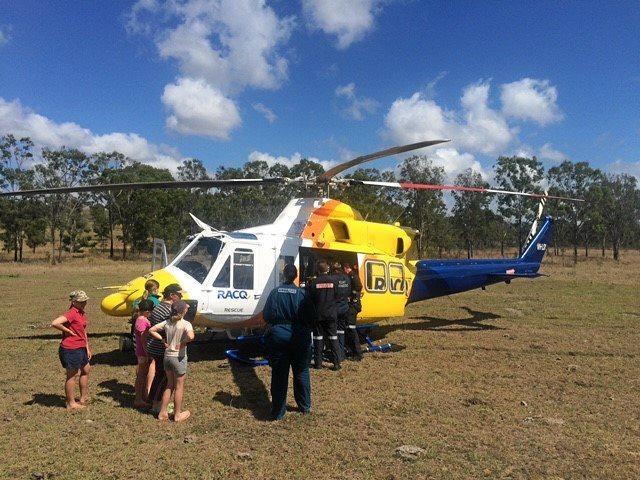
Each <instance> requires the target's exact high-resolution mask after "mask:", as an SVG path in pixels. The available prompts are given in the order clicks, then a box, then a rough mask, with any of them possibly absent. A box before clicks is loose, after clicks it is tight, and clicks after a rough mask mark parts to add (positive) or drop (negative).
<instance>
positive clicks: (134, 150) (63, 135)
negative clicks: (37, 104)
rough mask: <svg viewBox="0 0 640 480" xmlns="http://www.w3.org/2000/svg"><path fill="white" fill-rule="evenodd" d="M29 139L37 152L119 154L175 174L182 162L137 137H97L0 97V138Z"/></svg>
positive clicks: (175, 153)
mask: <svg viewBox="0 0 640 480" xmlns="http://www.w3.org/2000/svg"><path fill="white" fill-rule="evenodd" d="M9 133H12V134H14V135H15V136H17V137H31V140H33V142H34V144H35V146H36V147H37V148H39V149H40V148H45V147H48V148H60V147H62V146H66V147H70V148H77V149H79V150H82V151H84V152H86V153H96V152H101V151H106V152H111V151H114V150H117V151H118V152H120V153H122V154H124V155H126V156H128V157H130V158H131V159H133V160H137V161H140V162H143V163H148V164H150V165H153V166H155V167H160V168H168V169H170V170H172V171H175V170H176V169H177V167H178V165H180V163H181V162H182V156H181V155H180V153H179V152H178V151H177V150H175V149H174V148H171V147H169V146H167V145H157V144H154V143H150V142H149V141H148V140H147V139H145V138H144V137H141V136H140V135H138V134H137V133H121V132H114V133H107V134H104V135H96V134H94V133H93V132H92V131H91V130H89V129H88V128H83V127H81V126H80V125H78V124H77V123H73V122H64V123H57V122H55V121H53V120H51V119H49V118H47V117H45V116H43V115H40V114H38V113H35V112H33V111H31V110H30V109H28V108H26V107H24V106H22V104H21V103H20V101H19V100H13V101H7V100H5V99H3V98H2V97H0V134H9Z"/></svg>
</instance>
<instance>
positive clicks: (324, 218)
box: [300, 200, 341, 247]
mask: <svg viewBox="0 0 640 480" xmlns="http://www.w3.org/2000/svg"><path fill="white" fill-rule="evenodd" d="M340 203H341V202H339V201H338V200H329V201H328V202H327V203H325V204H324V205H323V206H322V207H320V208H317V209H316V210H314V211H313V213H312V214H311V215H310V216H309V220H308V221H307V225H306V227H304V230H303V231H302V233H301V234H300V237H301V238H305V239H308V240H312V241H313V243H314V244H315V243H316V241H317V239H318V238H320V234H321V233H322V231H323V230H324V228H325V227H326V226H327V223H328V222H329V217H330V216H331V214H332V213H333V212H334V210H335V209H336V208H338V206H339V205H340ZM315 246H316V247H321V246H320V245H317V244H316V245H315ZM322 246H324V244H323V245H322Z"/></svg>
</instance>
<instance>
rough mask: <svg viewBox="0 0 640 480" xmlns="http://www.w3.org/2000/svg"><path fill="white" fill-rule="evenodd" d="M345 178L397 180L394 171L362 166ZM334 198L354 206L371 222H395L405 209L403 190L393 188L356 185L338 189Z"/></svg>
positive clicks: (333, 195) (379, 180)
mask: <svg viewBox="0 0 640 480" xmlns="http://www.w3.org/2000/svg"><path fill="white" fill-rule="evenodd" d="M345 178H350V179H353V180H371V181H375V182H395V181H396V179H395V176H394V175H393V172H380V171H379V170H378V169H377V168H360V169H358V170H356V171H355V172H353V173H352V174H350V175H347V176H346V177H345ZM332 198H336V199H337V200H340V201H342V202H345V203H346V204H348V205H350V206H352V207H353V208H355V209H356V210H357V211H358V212H360V214H361V215H362V218H364V219H365V220H368V221H370V222H380V223H393V222H395V221H397V220H398V219H399V218H400V216H401V215H403V214H404V211H405V206H404V205H403V200H404V199H403V197H402V192H400V191H398V190H396V189H392V188H379V187H373V186H370V185H354V186H352V187H347V188H344V189H340V190H338V191H337V192H335V193H334V194H332Z"/></svg>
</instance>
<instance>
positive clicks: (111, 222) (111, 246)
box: [107, 208, 114, 259]
mask: <svg viewBox="0 0 640 480" xmlns="http://www.w3.org/2000/svg"><path fill="white" fill-rule="evenodd" d="M107 217H108V218H109V258H111V259H113V255H114V249H113V218H112V213H111V209H110V208H107Z"/></svg>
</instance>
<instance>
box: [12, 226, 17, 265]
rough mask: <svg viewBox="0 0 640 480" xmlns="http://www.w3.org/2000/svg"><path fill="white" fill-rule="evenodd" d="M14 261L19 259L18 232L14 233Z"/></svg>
mask: <svg viewBox="0 0 640 480" xmlns="http://www.w3.org/2000/svg"><path fill="white" fill-rule="evenodd" d="M13 261H14V262H17V261H18V232H15V234H14V235H13Z"/></svg>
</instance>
